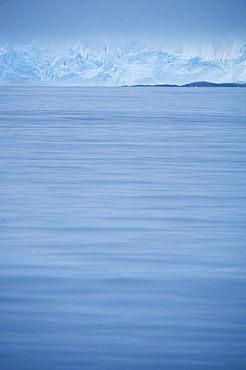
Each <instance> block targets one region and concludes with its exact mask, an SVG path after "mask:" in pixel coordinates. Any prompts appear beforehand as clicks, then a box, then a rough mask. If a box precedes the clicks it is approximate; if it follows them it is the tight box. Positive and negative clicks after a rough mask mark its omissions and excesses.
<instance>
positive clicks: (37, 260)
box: [0, 87, 246, 370]
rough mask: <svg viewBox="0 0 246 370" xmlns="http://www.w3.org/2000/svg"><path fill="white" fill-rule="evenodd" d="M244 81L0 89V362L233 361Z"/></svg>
mask: <svg viewBox="0 0 246 370" xmlns="http://www.w3.org/2000/svg"><path fill="white" fill-rule="evenodd" d="M245 94H246V92H245V89H237V88H234V89H233V88H226V89H224V88H219V89H216V88H212V89H211V88H199V89H198V88H176V89H175V90H174V89H170V88H169V89H168V88H79V87H77V88H76V87H57V88H55V87H53V88H52V87H46V88H45V87H39V88H36V87H4V88H3V87H2V88H1V95H0V96H1V98H0V112H1V116H0V125H1V137H2V138H1V157H0V168H1V183H0V189H1V190H0V203H1V211H0V220H1V223H0V234H1V253H2V258H1V269H0V273H1V296H2V299H1V303H0V305H1V319H0V322H1V327H2V336H1V350H0V352H1V359H0V363H1V367H2V368H3V369H11V370H14V369H18V370H19V369H44V368H46V369H116V368H117V369H152V368H155V369H223V370H224V369H244V368H245V363H246V358H245V323H246V320H245V319H246V317H245V299H246V294H245V273H246V271H245V269H246V268H245V240H246V239H245V233H246V228H245V205H246V204H245V203H246V202H245V201H246V199H245V198H246V193H245V181H246V166H245V160H246V145H245V144H246V143H245V141H246V128H245V116H246V108H245V106H246V105H245Z"/></svg>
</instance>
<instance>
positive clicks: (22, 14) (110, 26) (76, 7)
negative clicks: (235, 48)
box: [0, 0, 246, 41]
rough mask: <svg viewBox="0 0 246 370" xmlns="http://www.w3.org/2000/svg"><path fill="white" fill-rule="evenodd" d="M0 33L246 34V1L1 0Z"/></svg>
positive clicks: (21, 37) (175, 36) (21, 36)
mask: <svg viewBox="0 0 246 370" xmlns="http://www.w3.org/2000/svg"><path fill="white" fill-rule="evenodd" d="M0 5H1V11H0V38H1V39H5V38H11V39H16V40H19V41H21V40H23V41H24V40H27V39H28V40H31V39H35V38H40V39H42V38H61V39H62V38H66V37H67V38H76V39H79V38H83V37H85V36H86V37H88V36H91V37H94V36H110V37H112V36H124V35H126V36H128V37H129V36H130V37H137V36H141V37H143V36H146V37H158V38H161V37H163V38H165V37H166V38H169V39H172V38H173V39H178V38H181V37H182V38H185V37H187V38H188V37H191V36H192V37H194V36H195V37H206V38H208V37H212V38H216V37H217V36H218V37H238V38H246V0H0Z"/></svg>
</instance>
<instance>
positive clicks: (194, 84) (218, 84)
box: [124, 81, 246, 87]
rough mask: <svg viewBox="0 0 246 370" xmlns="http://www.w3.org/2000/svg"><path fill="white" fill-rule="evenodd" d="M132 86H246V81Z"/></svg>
mask: <svg viewBox="0 0 246 370" xmlns="http://www.w3.org/2000/svg"><path fill="white" fill-rule="evenodd" d="M124 87H125V86H124ZM131 87H246V83H245V84H241V83H236V82H229V83H226V82H225V83H214V82H207V81H196V82H191V83H189V84H184V85H170V84H155V85H132V86H131Z"/></svg>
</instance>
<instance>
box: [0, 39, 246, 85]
mask: <svg viewBox="0 0 246 370" xmlns="http://www.w3.org/2000/svg"><path fill="white" fill-rule="evenodd" d="M199 80H206V81H211V82H246V43H245V41H238V40H234V41H232V40H223V42H220V43H219V42H218V41H217V42H205V41H203V42H200V43H198V42H196V43H194V42H193V43H192V42H190V43H188V42H187V43H184V44H182V45H181V46H180V45H172V46H170V45H169V46H166V45H165V46H164V45H162V44H160V43H159V44H158V43H156V44H154V43H152V44H148V43H143V42H132V43H126V42H122V41H121V42H120V41H118V42H116V41H114V42H113V41H111V42H109V41H108V42H105V41H104V42H102V41H101V42H95V41H94V42H92V41H87V42H85V41H84V42H78V43H75V44H64V45H63V46H62V47H61V46H59V47H58V46H57V45H48V44H46V45H44V44H41V43H37V42H36V43H34V42H32V43H26V44H21V43H7V44H1V45H0V83H1V84H2V85H3V84H16V83H22V84H23V83H28V84H48V85H82V86H86V85H89V86H120V85H131V84H133V85H134V84H158V83H169V84H184V83H190V82H193V81H199Z"/></svg>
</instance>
